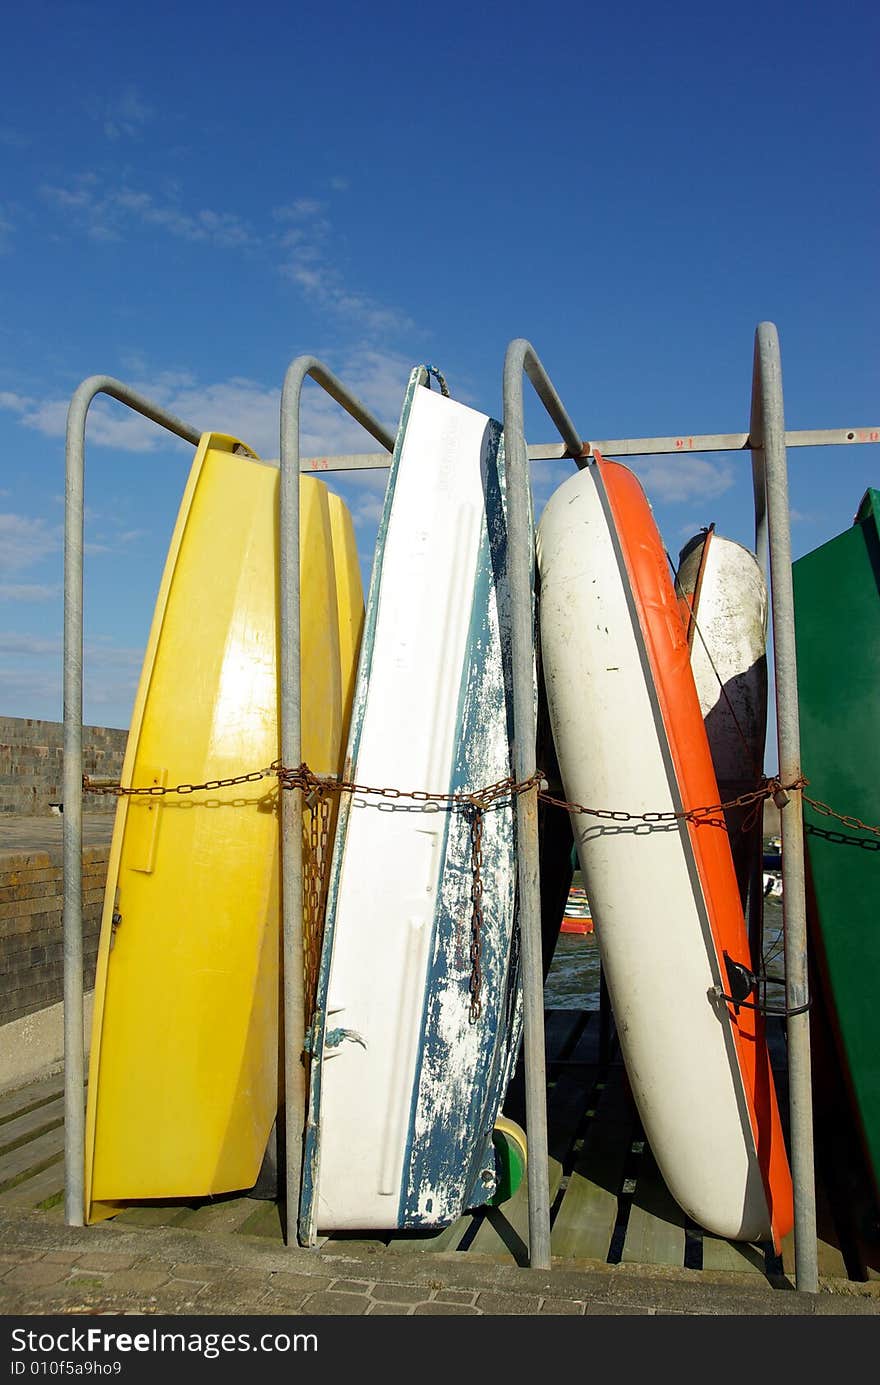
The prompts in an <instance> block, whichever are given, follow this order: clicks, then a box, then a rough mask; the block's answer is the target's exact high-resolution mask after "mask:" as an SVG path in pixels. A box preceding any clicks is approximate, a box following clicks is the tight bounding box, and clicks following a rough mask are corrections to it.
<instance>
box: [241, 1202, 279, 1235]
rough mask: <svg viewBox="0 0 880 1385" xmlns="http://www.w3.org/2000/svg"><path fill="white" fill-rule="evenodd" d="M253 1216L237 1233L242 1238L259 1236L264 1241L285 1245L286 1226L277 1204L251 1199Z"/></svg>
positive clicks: (246, 1219)
mask: <svg viewBox="0 0 880 1385" xmlns="http://www.w3.org/2000/svg"><path fill="white" fill-rule="evenodd" d="M250 1204H251V1214H250V1216H249V1217H246V1218H245V1220H244V1221H243V1222H242V1223H241V1225H240V1226H238V1227H236V1232H237V1234H238V1235H240V1236H259V1237H260V1238H261V1239H262V1240H266V1241H275V1242H276V1243H277V1244H278V1245H283V1244H284V1225H283V1214H282V1211H281V1206H280V1204H279V1203H277V1202H270V1201H268V1200H267V1201H262V1200H261V1199H256V1198H251V1199H250Z"/></svg>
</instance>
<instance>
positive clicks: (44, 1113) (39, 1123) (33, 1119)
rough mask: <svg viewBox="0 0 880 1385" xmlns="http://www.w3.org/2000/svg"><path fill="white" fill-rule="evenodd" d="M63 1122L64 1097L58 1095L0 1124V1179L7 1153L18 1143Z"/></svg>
mask: <svg viewBox="0 0 880 1385" xmlns="http://www.w3.org/2000/svg"><path fill="white" fill-rule="evenodd" d="M63 1124H64V1098H63V1097H61V1096H58V1097H54V1098H53V1099H52V1100H51V1101H47V1102H45V1103H42V1104H41V1105H39V1106H35V1107H32V1108H31V1110H29V1111H26V1112H25V1113H24V1115H21V1116H15V1117H13V1119H12V1120H8V1121H6V1122H5V1124H3V1125H0V1179H2V1177H3V1159H4V1156H5V1155H6V1154H7V1153H9V1152H11V1150H13V1149H14V1148H15V1147H16V1146H17V1145H21V1144H24V1143H26V1142H27V1141H29V1140H33V1139H35V1138H36V1137H37V1136H38V1135H44V1134H45V1133H46V1132H47V1131H49V1130H54V1129H56V1127H57V1126H59V1125H63Z"/></svg>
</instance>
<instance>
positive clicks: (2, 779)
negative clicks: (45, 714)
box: [0, 717, 128, 830]
mask: <svg viewBox="0 0 880 1385" xmlns="http://www.w3.org/2000/svg"><path fill="white" fill-rule="evenodd" d="M127 738H128V732H127V731H117V730H114V729H112V728H110V727H106V726H84V727H83V770H84V773H86V774H89V775H92V776H94V777H95V778H99V779H118V778H119V775H120V773H121V771H122V758H123V755H124V754H125V742H126V740H127ZM63 793H64V726H63V724H62V723H61V722H58V721H34V720H32V719H31V718H30V717H0V813H23V814H26V815H28V816H42V815H44V814H46V813H48V812H50V811H51V809H50V804H53V803H56V804H57V803H60V802H61V801H62V798H63ZM87 807H88V810H89V812H105V813H112V812H113V811H114V809H115V807H116V800H115V798H112V797H109V796H108V797H103V796H101V795H99V794H90V795H89V798H88V803H87ZM0 830H2V829H0Z"/></svg>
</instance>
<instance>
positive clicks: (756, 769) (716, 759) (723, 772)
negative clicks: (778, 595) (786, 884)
mask: <svg viewBox="0 0 880 1385" xmlns="http://www.w3.org/2000/svg"><path fill="white" fill-rule="evenodd" d="M675 585H676V590H677V592H678V593H679V597H680V601H681V604H682V618H683V620H684V625H685V633H686V638H687V642H688V648H689V649H690V653H691V669H692V671H693V675H694V682H695V684H696V687H697V696H698V698H699V700H700V711H701V712H702V714H703V721H704V722H705V726H706V734H707V736H708V738H709V749H710V751H711V753H712V764H713V766H714V769H715V778H716V780H717V781H718V792H719V794H720V796H721V800H722V801H723V802H724V803H728V802H730V801H731V800H732V799H735V798H738V797H740V796H741V795H743V794H749V793H752V792H753V791H754V790H755V789H756V788H757V787H758V785H759V783H760V781H761V779H762V777H763V766H764V743H765V741H766V739H767V585H766V583H765V581H764V574H763V573H762V571H761V566H760V564H759V562H758V560H757V558H756V557H755V555H754V554H753V553H750V552H749V550H748V549H747V548H744V547H743V546H742V545H741V544H738V543H734V542H733V540H732V539H726V538H723V537H722V536H721V535H720V534H716V533H715V531H714V530H704V531H703V532H702V533H701V534H698V535H696V536H695V537H694V538H693V539H691V541H690V543H688V544H686V545H685V547H684V548H683V549H682V551H681V554H680V558H679V568H678V573H677V575H676V581H675ZM724 817H725V821H726V823H727V832H728V836H729V837H730V847H731V851H732V853H733V864H734V869H735V870H736V878H737V883H738V885H739V893H740V900H741V902H742V905H743V908H745V906H746V901H747V898H748V892H749V886H750V883H751V880H752V875H753V870H754V867H755V864H756V862H757V859H758V855H759V853H760V851H761V841H762V836H763V822H762V817H761V814H760V812H759V813H758V814H757V816H756V815H755V809H754V806H753V805H750V806H746V807H732V808H727V809H725V813H724ZM750 818H751V819H752V820H753V826H749V819H750Z"/></svg>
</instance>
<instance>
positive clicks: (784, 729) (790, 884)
mask: <svg viewBox="0 0 880 1385" xmlns="http://www.w3.org/2000/svg"><path fill="white" fill-rule="evenodd" d="M750 435H751V438H752V440H753V441H752V468H753V478H754V489H755V549H756V552H757V554H758V557H759V560H760V561H761V563H762V565H763V567H764V570H765V572H766V570H767V560H768V556H769V565H770V592H771V610H772V614H773V655H774V668H775V674H776V726H777V737H778V741H777V744H778V750H779V778H780V780H781V782H782V783H783V784H793V783H796V782H797V780H798V779H799V778H800V777H801V761H800V724H799V714H798V689H797V657H796V650H795V624H794V595H793V588H792V575H791V528H790V518H789V505H788V469H787V464H786V451H785V424H784V422H783V409H782V362H781V358H780V353H779V336H778V333H777V331H776V327H775V326H774V324H773V323H772V322H761V323H759V324H758V327H757V330H756V332H755V352H754V366H753V373H752V404H751V420H750ZM780 819H781V824H782V920H783V931H784V937H785V1002H786V1009H787V1010H788V1011H792V1010H794V1009H796V1008H798V1007H805V1006H806V1004H807V1002H808V1000H809V987H808V977H807V926H806V888H805V881H804V825H803V801H802V798H801V793H800V791H799V790H795V791H793V792H791V793H789V794H788V795H787V798H786V801H785V803H784V805H783V806H782V808H781V813H780ZM787 1034H788V1078H789V1128H790V1139H791V1165H792V1183H793V1186H794V1236H795V1282H796V1285H797V1288H798V1289H801V1290H803V1291H805V1292H806V1293H817V1292H818V1289H819V1267H818V1246H817V1241H816V1187H815V1171H814V1160H813V1097H812V1086H811V1078H810V1016H809V1011H807V1010H806V1009H803V1010H802V1013H801V1014H789V1016H788V1021H787Z"/></svg>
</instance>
